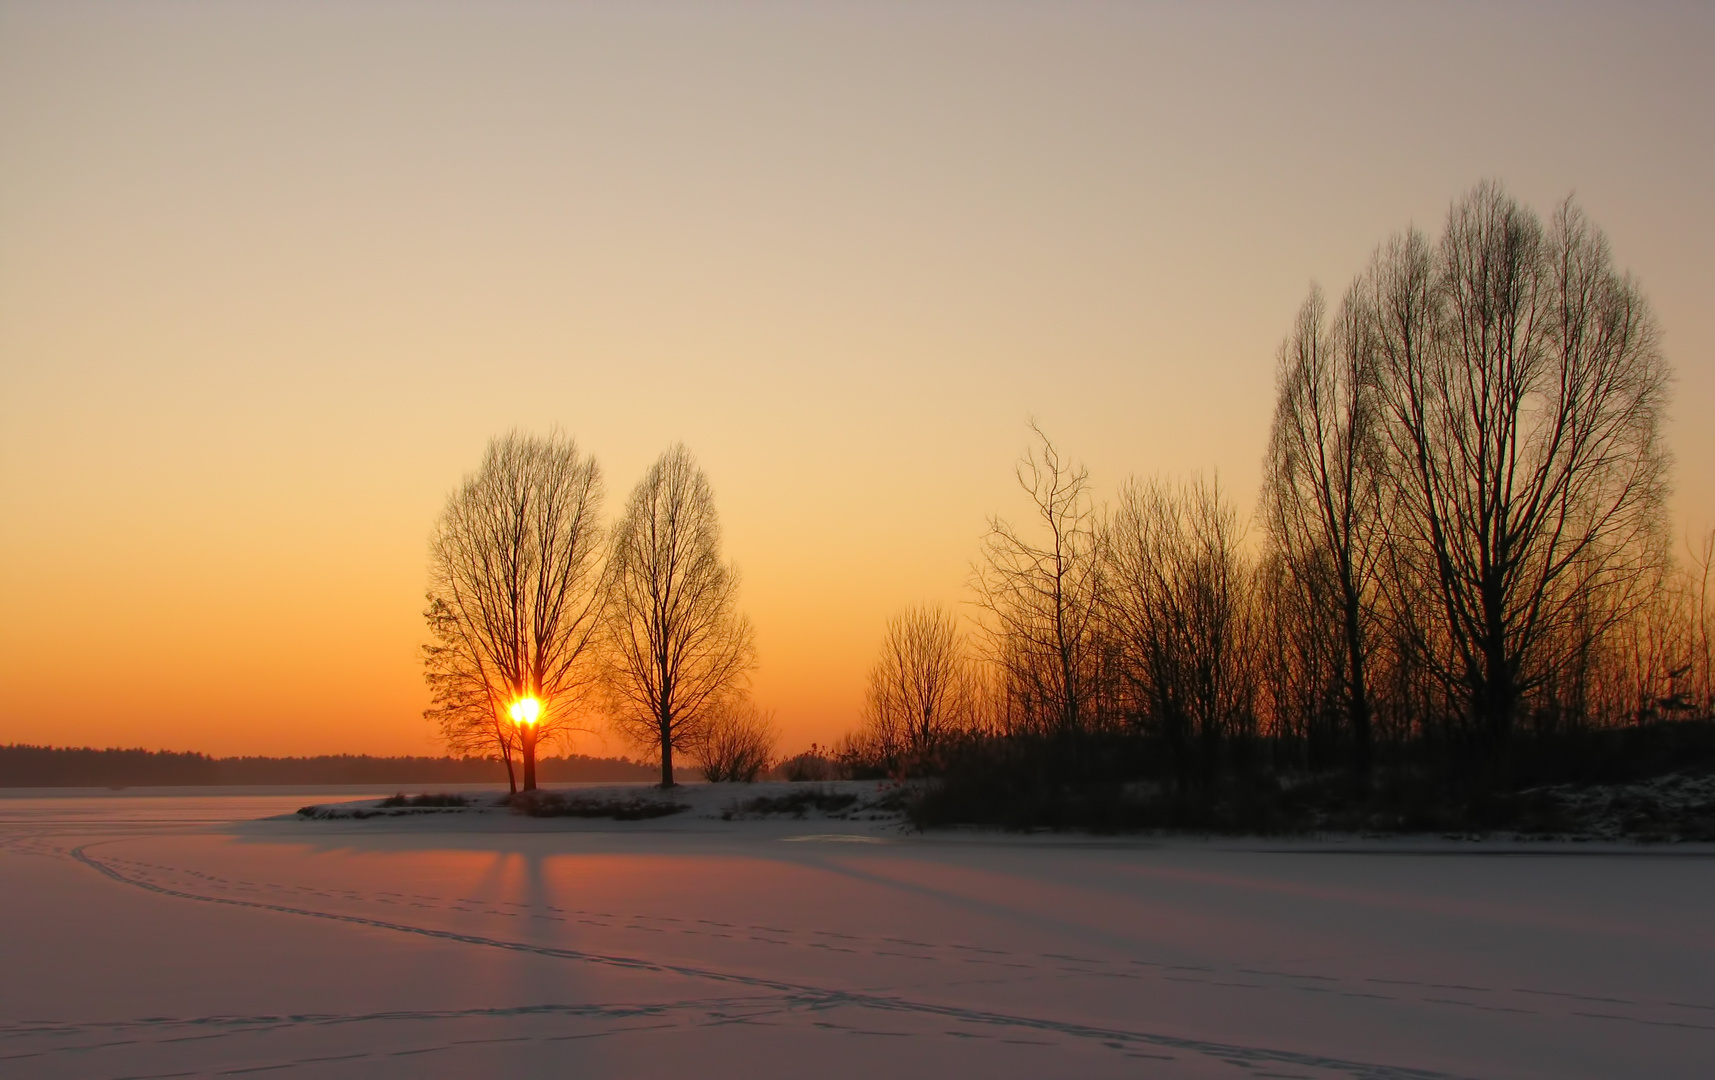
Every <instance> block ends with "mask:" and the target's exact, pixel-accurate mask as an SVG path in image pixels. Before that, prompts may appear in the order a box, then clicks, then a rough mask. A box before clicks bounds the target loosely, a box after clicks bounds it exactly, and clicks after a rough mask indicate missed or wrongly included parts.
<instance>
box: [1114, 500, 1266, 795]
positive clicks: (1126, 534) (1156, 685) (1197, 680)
mask: <svg viewBox="0 0 1715 1080" xmlns="http://www.w3.org/2000/svg"><path fill="white" fill-rule="evenodd" d="M1240 539H1241V536H1240V532H1239V524H1238V517H1237V514H1236V513H1235V512H1234V511H1233V509H1232V507H1231V506H1230V505H1229V504H1228V503H1227V502H1226V501H1225V500H1224V499H1223V498H1222V497H1221V492H1220V487H1219V486H1218V485H1215V484H1206V483H1203V482H1202V481H1196V482H1193V483H1191V484H1188V485H1185V486H1182V487H1174V486H1172V485H1169V484H1167V483H1164V482H1162V481H1155V482H1152V483H1149V484H1140V483H1137V482H1136V481H1133V482H1131V483H1128V484H1127V485H1126V486H1125V487H1124V488H1123V489H1122V490H1121V491H1120V495H1119V500H1118V504H1117V506H1116V507H1115V510H1114V512H1113V514H1112V515H1111V516H1110V518H1109V520H1108V522H1107V525H1106V527H1105V529H1104V530H1103V548H1104V552H1105V555H1106V561H1107V564H1108V574H1109V583H1108V589H1107V592H1106V597H1105V601H1104V610H1105V612H1106V614H1107V617H1108V620H1109V622H1110V624H1111V626H1112V627H1113V633H1114V634H1115V635H1116V636H1117V637H1118V639H1119V649H1120V652H1121V655H1122V657H1123V658H1124V660H1123V668H1122V670H1123V672H1124V676H1125V679H1126V682H1127V683H1128V685H1129V687H1130V690H1131V693H1130V695H1129V696H1130V698H1131V699H1132V701H1133V702H1135V708H1136V710H1137V712H1138V713H1139V714H1140V715H1139V719H1140V720H1142V721H1143V723H1144V724H1145V725H1148V726H1153V727H1154V728H1155V729H1156V730H1157V731H1159V732H1160V733H1161V734H1162V735H1163V736H1164V737H1165V738H1166V740H1167V742H1168V745H1169V747H1170V748H1171V750H1172V752H1173V753H1174V756H1175V757H1176V758H1177V759H1178V763H1179V767H1180V770H1181V776H1182V778H1183V777H1187V776H1188V775H1189V772H1190V765H1191V762H1192V760H1193V758H1194V756H1195V755H1194V754H1193V751H1194V750H1197V749H1200V750H1201V755H1200V756H1201V759H1202V763H1203V765H1204V767H1205V769H1213V768H1214V766H1215V758H1214V751H1215V748H1216V747H1217V746H1218V745H1219V744H1220V742H1221V741H1222V740H1223V739H1224V738H1225V737H1227V736H1232V735H1243V734H1247V733H1249V731H1250V730H1251V728H1252V722H1253V718H1254V710H1253V707H1252V702H1253V696H1254V687H1255V678H1254V675H1255V673H1254V672H1253V671H1252V670H1251V667H1250V662H1249V661H1250V659H1251V655H1252V651H1253V650H1252V645H1253V642H1252V639H1251V634H1250V626H1251V622H1250V608H1249V604H1248V600H1247V584H1248V579H1249V577H1250V574H1249V569H1248V567H1247V566H1246V565H1245V561H1244V558H1243V556H1242V554H1241V552H1240V549H1239V542H1240ZM1193 740H1195V742H1193Z"/></svg>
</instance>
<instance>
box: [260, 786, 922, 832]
mask: <svg viewBox="0 0 1715 1080" xmlns="http://www.w3.org/2000/svg"><path fill="white" fill-rule="evenodd" d="M905 796H906V789H905V788H903V787H902V786H901V785H899V784H896V783H893V782H891V781H877V780H835V781H828V782H825V783H817V784H802V783H784V782H781V783H766V782H764V783H755V784H680V785H678V786H677V787H675V788H673V789H672V790H670V791H663V790H661V789H660V788H658V787H645V786H640V785H636V784H628V785H578V786H576V787H565V788H560V787H549V788H544V789H543V790H541V791H539V792H536V793H534V794H531V795H523V796H511V797H509V796H508V795H507V794H506V793H505V792H503V791H496V790H482V791H466V792H451V793H446V794H442V793H438V792H425V793H422V794H418V795H395V796H388V797H382V798H368V799H356V800H347V801H343V802H330V803H311V804H309V805H307V806H304V807H301V808H299V809H298V810H297V811H296V812H295V813H294V814H292V815H287V816H290V817H295V818H302V819H307V820H313V821H370V820H373V819H375V818H394V819H397V818H420V817H424V816H433V817H436V818H441V819H445V818H449V817H452V818H458V819H461V820H462V821H463V822H464V823H467V824H469V823H474V822H478V821H480V822H483V823H485V824H488V825H490V826H495V825H498V824H499V823H500V822H502V821H506V820H517V819H522V821H546V820H552V821H557V822H565V823H567V824H574V823H576V822H580V821H582V822H592V823H593V822H607V823H609V824H611V823H613V822H615V821H658V822H662V823H665V821H664V819H672V821H671V825H672V826H673V827H676V828H687V827H688V828H702V829H705V830H708V829H710V828H711V826H710V825H709V823H710V822H722V823H727V824H731V823H735V822H745V821H759V820H775V821H778V820H793V821H803V820H822V821H836V822H843V823H847V824H849V825H852V826H858V827H860V828H861V827H864V826H874V827H875V828H876V829H887V828H891V829H895V830H897V829H898V828H899V827H901V826H902V825H903V824H904V822H905V814H904V807H905V802H904V800H905Z"/></svg>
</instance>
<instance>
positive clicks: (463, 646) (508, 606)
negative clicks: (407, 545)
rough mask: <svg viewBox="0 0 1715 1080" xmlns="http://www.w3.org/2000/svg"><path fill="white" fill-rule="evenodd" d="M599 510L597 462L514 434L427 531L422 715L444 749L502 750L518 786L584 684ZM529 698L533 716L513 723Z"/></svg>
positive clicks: (594, 619)
mask: <svg viewBox="0 0 1715 1080" xmlns="http://www.w3.org/2000/svg"><path fill="white" fill-rule="evenodd" d="M600 506H601V471H600V469H599V468H598V467H597V465H596V463H595V460H594V459H593V458H591V457H587V456H585V455H582V454H580V453H579V452H578V447H577V444H576V443H575V442H574V441H572V440H571V439H569V438H565V437H563V436H561V435H558V434H553V435H549V436H548V437H547V438H536V437H532V436H528V435H523V434H521V433H519V432H516V431H514V432H511V433H509V434H507V435H505V436H503V437H501V438H497V439H494V440H492V441H491V442H490V443H489V445H488V450H487V452H486V453H485V454H484V456H483V461H482V465H481V467H480V468H479V469H478V470H477V471H476V472H475V473H474V474H472V475H471V476H469V477H467V478H466V479H465V481H464V483H463V484H462V485H460V487H459V488H458V490H456V491H454V492H453V494H452V495H451V497H450V498H448V500H447V506H446V509H445V511H444V512H443V513H442V515H441V519H440V522H439V523H438V524H437V526H436V529H435V533H434V536H433V538H432V540H431V541H430V546H429V591H428V601H429V606H428V609H427V611H426V612H425V618H426V619H427V621H428V626H429V632H430V635H431V638H432V643H431V644H429V645H428V646H426V647H425V649H424V665H425V676H426V678H427V680H428V683H429V688H430V693H431V695H432V698H433V704H432V706H431V708H430V709H429V710H428V711H427V712H426V713H425V715H426V716H427V717H429V718H430V719H433V720H435V721H437V722H438V723H439V725H440V728H441V733H442V736H443V737H444V738H445V739H446V741H447V744H448V746H449V747H451V748H453V749H456V750H461V751H465V752H471V751H487V752H497V753H499V755H500V756H501V757H502V758H503V759H504V760H505V761H506V766H507V775H508V780H509V782H510V781H513V775H512V761H513V758H514V757H515V756H517V757H519V758H521V759H522V762H523V772H524V777H523V781H524V784H523V786H524V790H526V791H529V790H532V789H533V788H534V787H535V786H536V743H537V741H538V740H539V739H548V740H554V739H557V738H564V737H565V736H566V735H568V734H569V733H570V732H571V731H572V730H574V729H575V727H576V725H577V723H578V721H579V708H580V706H581V705H582V703H583V700H584V698H585V695H586V694H587V692H588V691H589V689H590V687H591V685H592V681H593V680H592V672H591V670H590V668H589V663H588V662H589V660H590V659H591V652H592V650H591V643H592V638H593V635H594V634H595V631H596V629H597V626H598V625H599V621H600V614H601V603H602V590H601V587H600V585H601V568H600V549H601V529H600V525H599V523H598V521H597V516H598V514H599V513H600ZM526 698H529V699H534V700H535V701H536V702H538V703H539V707H540V711H539V713H538V716H537V718H536V719H535V720H534V722H528V723H521V724H514V723H512V722H511V720H512V718H511V717H510V716H509V711H510V709H511V707H512V706H513V705H514V704H516V703H517V702H519V701H520V700H521V699H526ZM514 786H516V785H515V783H514Z"/></svg>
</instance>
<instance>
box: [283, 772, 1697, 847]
mask: <svg viewBox="0 0 1715 1080" xmlns="http://www.w3.org/2000/svg"><path fill="white" fill-rule="evenodd" d="M543 791H544V792H545V793H547V794H548V796H549V797H550V798H553V797H556V796H558V797H570V798H572V799H576V800H587V801H589V802H590V803H593V804H597V805H596V806H595V808H594V812H590V813H586V814H579V815H565V816H552V815H550V816H540V817H534V816H530V815H528V814H526V813H523V812H520V811H518V810H517V809H515V808H514V807H513V806H512V805H511V804H509V803H508V801H507V796H506V793H505V792H504V791H503V790H500V789H496V788H483V787H474V786H463V788H462V789H459V788H455V787H452V786H449V787H448V788H447V789H446V792H445V793H446V794H452V795H457V796H463V797H465V798H468V799H469V800H470V802H469V803H468V804H466V805H462V806H440V805H411V804H409V803H407V804H406V805H391V806H389V805H385V804H387V803H392V802H397V801H398V800H399V796H393V797H390V798H366V799H356V800H348V801H339V802H333V801H330V802H323V803H312V804H309V805H306V806H305V807H303V808H302V809H300V810H299V811H297V812H295V813H291V814H282V815H278V816H275V817H271V818H265V819H261V820H260V821H258V822H255V823H253V824H257V825H261V824H263V823H264V822H314V823H315V824H318V825H329V826H333V827H338V828H354V827H362V828H364V829H365V831H369V830H371V829H377V830H390V829H397V828H404V829H410V830H412V831H419V830H423V831H435V830H439V829H450V830H457V831H468V830H480V831H485V832H488V831H495V832H507V831H520V832H542V831H548V832H558V831H573V832H605V833H613V832H619V833H627V832H649V833H657V832H675V833H701V834H711V835H728V836H732V837H734V838H740V837H746V836H754V837H756V838H759V839H761V838H787V839H789V838H791V834H793V833H803V830H804V828H805V827H806V826H809V825H814V826H815V827H816V829H818V830H820V831H819V833H816V834H810V835H812V836H813V837H814V838H824V834H825V835H826V838H832V837H835V836H848V837H851V838H853V839H857V838H861V837H870V838H875V839H877V840H882V839H899V840H911V841H916V842H943V843H944V842H970V843H1003V844H1031V845H1050V846H1054V845H1062V846H1076V847H1089V846H1118V847H1158V846H1164V845H1171V846H1178V845H1182V844H1190V845H1195V846H1207V847H1212V848H1216V849H1221V850H1245V851H1276V852H1329V853H1333V852H1350V853H1354V854H1356V853H1364V854H1382V853H1397V854H1425V855H1429V854H1450V853H1464V854H1478V853H1482V854H1521V855H1524V854H1591V855H1594V854H1613V855H1679V856H1693V857H1709V856H1715V843H1712V842H1709V841H1705V840H1684V839H1665V840H1664V839H1639V838H1635V837H1629V836H1626V835H1624V834H1623V833H1617V832H1615V831H1607V832H1595V831H1585V832H1574V833H1520V832H1510V831H1505V830H1496V831H1491V832H1440V833H1435V832H1344V831H1337V830H1325V831H1308V832H1298V833H1272V834H1247V833H1221V832H1210V831H1203V830H1190V829H1185V830H1175V829H1157V830H1141V831H1135V832H1112V833H1092V832H1082V831H1071V830H1062V831H1054V830H1047V829H1038V830H1032V831H1010V830H1004V829H999V828H990V827H982V826H951V827H942V828H934V829H930V830H927V831H924V830H919V829H918V828H916V827H915V826H914V825H912V824H911V822H910V820H909V819H908V817H907V816H906V814H905V812H904V809H903V806H902V802H903V800H902V798H901V796H902V795H903V794H904V792H905V789H904V788H902V786H901V785H900V784H898V783H896V782H893V781H871V780H833V781H823V782H815V783H803V782H799V783H790V782H763V783H755V784H706V783H692V784H681V785H679V786H677V787H675V788H673V789H672V790H670V791H662V790H661V789H659V788H657V787H655V786H653V785H641V784H582V785H566V786H551V787H548V788H544V789H543ZM439 794H441V792H439V791H437V792H425V793H424V796H426V797H427V798H429V799H433V798H434V797H435V796H436V795H439ZM424 796H418V797H419V798H420V797H424ZM412 798H413V797H411V796H407V797H406V799H407V800H409V799H412ZM848 800H849V801H848ZM603 803H610V804H612V805H614V806H618V807H625V806H635V805H637V804H643V805H645V806H649V805H661V806H662V807H663V810H665V808H666V807H667V806H677V807H680V809H678V810H676V811H673V812H670V813H668V812H661V813H658V814H656V815H653V816H648V817H644V818H640V819H635V820H625V819H623V818H618V819H616V818H615V817H613V816H611V815H608V814H604V813H601V812H600V810H601V805H600V804H603Z"/></svg>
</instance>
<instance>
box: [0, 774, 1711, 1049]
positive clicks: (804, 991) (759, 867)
mask: <svg viewBox="0 0 1715 1080" xmlns="http://www.w3.org/2000/svg"><path fill="white" fill-rule="evenodd" d="M673 794H674V796H675V797H677V796H679V795H680V794H681V793H679V792H675V793H673ZM683 794H684V795H686V796H690V795H691V794H692V792H691V790H690V789H687V791H686V792H684V793H683ZM701 798H703V799H705V800H708V805H707V806H706V807H705V808H703V809H700V810H698V811H696V812H695V813H693V812H692V811H686V812H684V813H682V814H677V815H673V816H668V817H662V818H656V819H652V820H639V821H613V820H596V819H575V818H574V819H566V818H550V819H530V818H523V817H513V816H511V815H509V814H506V813H503V812H502V813H493V814H488V813H482V814H451V815H429V814H425V815H418V816H414V817H402V818H384V819H352V820H346V821H320V820H307V819H302V818H297V817H296V816H295V815H293V814H291V813H290V812H289V811H290V810H291V809H293V807H292V806H291V805H290V803H289V802H287V801H285V800H283V799H282V798H280V797H278V796H274V797H271V799H272V807H271V809H269V811H268V813H267V815H266V816H267V817H268V820H262V821H248V822H240V821H233V822H232V823H231V824H225V825H210V824H206V823H204V824H196V822H199V821H201V822H206V821H207V814H208V812H209V810H208V806H207V804H206V801H203V802H200V803H199V804H198V805H197V806H196V807H195V808H194V809H187V810H186V811H185V813H184V814H183V815H177V814H175V813H173V812H172V811H173V809H174V808H173V804H172V803H171V801H170V800H160V799H147V800H143V799H139V800H125V799H111V800H101V802H102V803H104V804H105V805H107V806H108V807H109V810H110V816H109V817H108V818H106V819H100V818H96V817H92V816H90V815H89V814H88V813H86V812H85V808H82V807H79V806H77V805H74V804H73V803H71V802H68V801H65V800H43V801H42V802H41V803H40V804H38V805H25V804H24V802H23V801H20V802H19V803H18V804H17V805H15V806H14V807H12V809H15V810H16V811H18V813H17V814H16V815H15V816H11V817H8V818H5V819H0V965H4V966H5V969H6V970H7V971H10V972H15V973H20V974H19V977H15V978H12V979H7V980H4V981H0V1059H3V1063H0V1074H3V1075H5V1076H7V1077H20V1078H38V1077H40V1078H59V1077H67V1078H70V1077H77V1078H91V1080H114V1078H118V1077H132V1076H144V1075H159V1074H182V1075H189V1076H214V1075H246V1074H248V1073H249V1072H251V1071H259V1070H265V1071H266V1073H267V1074H269V1075H283V1076H305V1077H327V1078H347V1077H349V1078H354V1080H355V1078H359V1077H361V1078H365V1080H368V1078H372V1077H377V1078H386V1077H468V1076H475V1075H505V1076H509V1077H522V1078H536V1077H542V1078H548V1077H554V1078H558V1077H563V1076H567V1075H575V1076H596V1077H599V1076H645V1075H648V1076H654V1075H664V1074H670V1073H675V1074H676V1073H694V1074H697V1075H703V1076H711V1077H725V1076H742V1077H746V1078H750V1077H775V1076H779V1077H798V1076H802V1075H804V1074H806V1073H815V1074H817V1075H823V1076H833V1077H853V1078H860V1077H861V1078H864V1080H869V1078H871V1077H873V1076H875V1075H878V1074H880V1075H889V1076H907V1077H911V1076H944V1075H954V1076H962V1075H992V1076H1002V1077H1005V1076H1017V1077H1039V1076H1058V1075H1077V1076H1080V1077H1083V1076H1090V1077H1102V1076H1116V1077H1118V1076H1136V1075H1148V1076H1159V1077H1169V1078H1175V1077H1240V1076H1247V1077H1255V1076H1277V1077H1280V1076H1292V1077H1300V1078H1302V1077H1317V1078H1326V1077H1360V1078H1389V1080H1405V1078H1412V1080H1429V1078H1434V1077H1543V1078H1546V1077H1574V1078H1577V1077H1636V1076H1649V1077H1664V1078H1675V1077H1687V1078H1689V1077H1701V1076H1707V1075H1711V1074H1715V928H1712V926H1711V923H1710V921H1709V918H1708V912H1709V910H1710V909H1711V904H1712V902H1715V858H1711V857H1709V855H1710V852H1709V851H1708V850H1707V849H1702V848H1694V847H1692V846H1690V845H1675V846H1654V847H1644V846H1637V845H1633V846H1630V847H1624V848H1622V847H1619V846H1614V847H1611V848H1609V847H1607V846H1601V847H1598V846H1594V845H1558V844H1548V845H1534V846H1531V847H1530V850H1531V855H1532V857H1528V858H1511V857H1500V858H1497V857H1492V854H1491V853H1499V852H1501V851H1504V847H1498V846H1496V845H1491V844H1480V845H1461V844H1457V843H1453V842H1445V841H1403V842H1402V841H1388V842H1386V843H1385V844H1382V845H1380V846H1374V847H1371V848H1367V849H1366V848H1365V847H1364V844H1365V843H1370V842H1366V841H1359V840H1353V841H1343V842H1339V841H1321V842H1316V841H1302V840H1301V841H1250V840H1244V839H1237V838H1229V839H1221V840H1214V841H1197V840H1193V839H1190V838H1184V837H1181V838H1173V839H1169V840H1162V839H1153V840H1152V839H1149V838H1140V837H1129V838H1093V837H1074V836H1051V835H1050V836H1045V835H1036V836H1019V835H1016V834H996V833H981V834H976V833H965V832H951V833H936V834H931V835H929V836H922V835H920V834H914V833H911V832H909V831H905V830H901V829H899V828H898V827H897V826H887V825H886V824H884V823H882V822H880V821H877V822H870V821H867V820H853V819H851V818H849V817H848V818H846V819H839V818H835V817H830V816H828V815H827V814H826V813H823V812H821V811H816V810H814V809H813V808H811V809H807V811H806V816H805V817H804V818H803V819H796V818H793V817H792V816H791V815H790V814H785V815H782V814H769V815H764V816H756V817H745V818H737V817H735V819H733V820H724V819H722V817H721V816H720V810H721V809H722V808H723V804H722V800H721V799H720V796H719V793H718V792H714V791H707V792H704V793H702V795H701ZM239 801H240V802H242V803H243V809H244V810H245V811H246V812H247V813H253V812H254V811H255V810H256V809H257V807H258V800H255V799H248V800H239ZM128 806H129V807H130V808H129V809H128ZM817 815H819V816H817ZM234 816H235V817H236V816H237V815H234ZM890 829H891V831H889V830H890ZM1317 843H1320V844H1321V847H1320V848H1317V847H1316V846H1315V845H1316V844H1317ZM1414 844H1415V845H1417V846H1416V847H1415V848H1414V847H1413V845H1414ZM1604 850H1611V851H1615V852H1621V851H1623V852H1625V853H1626V857H1623V858H1606V857H1604V858H1590V857H1583V853H1585V852H1595V851H1604ZM1413 854H1424V855H1426V856H1427V855H1431V854H1432V856H1433V857H1421V858H1419V857H1411V856H1412V855H1413Z"/></svg>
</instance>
